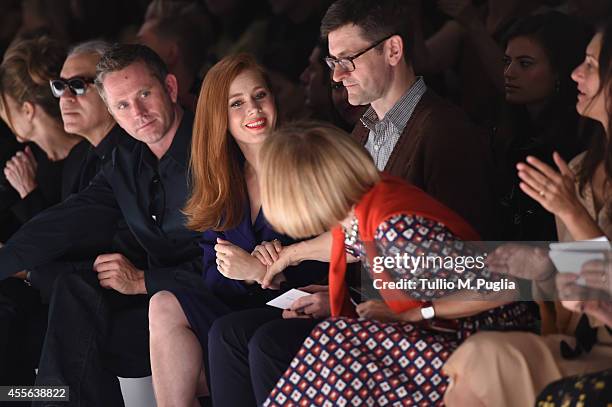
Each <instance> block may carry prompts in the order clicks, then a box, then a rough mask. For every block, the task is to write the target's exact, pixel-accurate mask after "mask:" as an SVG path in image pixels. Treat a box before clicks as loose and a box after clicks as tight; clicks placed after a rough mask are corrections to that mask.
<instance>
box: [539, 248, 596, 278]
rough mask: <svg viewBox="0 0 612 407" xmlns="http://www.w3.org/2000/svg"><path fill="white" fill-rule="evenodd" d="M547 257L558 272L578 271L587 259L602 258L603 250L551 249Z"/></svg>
mask: <svg viewBox="0 0 612 407" xmlns="http://www.w3.org/2000/svg"><path fill="white" fill-rule="evenodd" d="M548 257H550V259H551V260H552V262H553V264H554V265H555V267H556V268H557V271H558V272H559V273H580V269H581V268H582V265H583V264H584V263H586V262H587V261H589V260H604V253H603V252H599V251H597V252H595V251H591V252H589V251H584V250H575V251H571V250H551V251H550V252H548Z"/></svg>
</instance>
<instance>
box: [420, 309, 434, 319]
mask: <svg viewBox="0 0 612 407" xmlns="http://www.w3.org/2000/svg"><path fill="white" fill-rule="evenodd" d="M421 315H422V316H423V319H432V318H433V317H434V316H436V313H435V311H434V307H432V306H430V307H425V308H421Z"/></svg>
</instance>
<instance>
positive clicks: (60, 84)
mask: <svg viewBox="0 0 612 407" xmlns="http://www.w3.org/2000/svg"><path fill="white" fill-rule="evenodd" d="M92 83H94V79H93V78H85V77H82V76H75V77H73V78H68V79H62V78H59V79H53V80H50V81H49V85H51V92H52V93H53V96H55V97H56V98H59V97H61V96H62V95H63V94H64V92H65V91H66V89H70V92H72V94H73V95H75V96H81V95H84V94H85V91H86V90H87V85H88V84H92Z"/></svg>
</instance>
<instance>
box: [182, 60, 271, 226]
mask: <svg viewBox="0 0 612 407" xmlns="http://www.w3.org/2000/svg"><path fill="white" fill-rule="evenodd" d="M244 71H255V72H258V73H259V74H261V76H262V78H263V79H264V81H265V82H266V85H269V81H268V80H267V77H266V74H265V71H264V70H263V68H262V67H261V66H260V65H259V64H257V62H256V61H255V58H253V57H252V56H251V55H249V54H244V53H242V54H236V55H230V56H227V57H225V58H223V59H222V60H221V61H219V62H218V63H217V64H215V66H213V67H212V68H211V69H210V70H209V71H208V73H207V74H206V77H205V78H204V83H203V84H202V89H201V90H200V96H199V99H198V105H197V107H196V115H195V121H194V126H193V138H192V141H191V158H190V163H189V167H190V175H191V187H192V189H191V196H190V197H189V199H188V200H187V204H186V205H185V208H184V210H183V212H184V213H185V215H187V227H188V228H190V229H193V230H197V231H200V232H202V231H205V230H210V229H213V230H217V231H222V230H228V229H232V228H235V227H236V226H238V224H239V223H240V222H241V221H242V217H243V216H244V213H245V209H246V207H245V205H248V204H249V200H248V193H247V188H246V182H245V179H244V156H243V155H242V152H241V151H240V148H239V147H238V144H237V143H236V141H235V140H234V138H233V137H232V135H231V134H230V133H229V131H228V110H229V108H228V98H229V88H230V85H231V83H232V82H233V80H234V79H235V78H236V77H237V76H238V75H240V74H241V73H242V72H244ZM268 88H269V86H268Z"/></svg>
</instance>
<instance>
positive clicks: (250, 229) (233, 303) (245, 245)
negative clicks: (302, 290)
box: [174, 206, 329, 349]
mask: <svg viewBox="0 0 612 407" xmlns="http://www.w3.org/2000/svg"><path fill="white" fill-rule="evenodd" d="M217 238H220V239H223V240H227V241H228V242H230V243H232V244H234V245H236V246H239V247H241V248H242V249H244V250H245V251H246V252H247V253H251V252H252V251H253V249H255V246H257V245H258V244H260V243H261V242H263V241H267V242H270V241H272V240H274V239H278V240H279V241H280V242H281V243H282V245H283V246H289V245H291V244H293V243H295V242H296V241H295V240H293V239H291V238H290V237H288V236H285V235H282V234H280V233H278V232H276V231H274V230H273V229H272V228H271V227H270V225H269V224H268V223H267V221H266V219H265V217H264V215H263V212H262V211H261V210H260V211H259V213H258V215H257V218H256V219H255V223H254V224H253V223H252V222H251V213H250V208H249V207H248V206H247V207H246V211H245V214H244V216H243V219H242V222H240V224H239V225H238V226H237V227H236V228H234V229H230V230H226V231H225V232H215V231H212V230H208V231H206V232H204V233H203V234H202V239H201V241H200V246H201V247H202V249H203V251H204V254H203V257H202V260H203V263H204V264H203V267H202V278H203V279H204V283H205V285H206V288H207V290H208V291H207V292H198V291H195V290H194V291H188V290H181V291H174V294H175V296H176V297H177V298H178V300H179V302H180V304H181V307H182V308H183V311H184V312H185V316H186V317H187V320H188V321H189V324H190V326H191V329H192V330H193V331H194V333H195V334H196V336H197V337H198V339H199V341H200V344H201V345H202V348H203V349H206V348H207V342H208V330H209V329H210V326H211V325H212V323H213V322H214V320H215V319H216V318H218V317H220V316H222V315H225V314H227V313H230V312H232V311H239V310H243V309H247V308H259V307H265V306H266V305H265V303H266V302H268V301H269V300H271V299H272V298H275V297H277V296H278V295H280V294H281V292H282V291H283V290H286V289H289V288H293V287H301V286H305V285H309V284H327V282H326V279H327V271H328V268H329V263H322V262H317V261H305V262H302V263H301V264H299V265H298V266H292V267H288V268H287V269H285V271H284V274H285V277H286V279H287V282H286V283H285V284H283V286H282V290H281V291H277V290H263V289H262V288H261V287H260V286H259V284H246V283H244V282H242V281H238V280H232V279H229V278H226V277H224V276H223V274H221V273H220V272H219V270H217V262H216V260H217V256H216V253H215V248H214V247H215V244H217ZM279 316H280V312H279Z"/></svg>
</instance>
